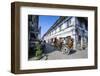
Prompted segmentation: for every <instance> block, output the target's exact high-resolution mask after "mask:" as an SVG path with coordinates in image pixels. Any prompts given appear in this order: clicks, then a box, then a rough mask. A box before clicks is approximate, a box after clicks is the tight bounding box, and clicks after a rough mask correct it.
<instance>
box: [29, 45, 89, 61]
mask: <svg viewBox="0 0 100 76" xmlns="http://www.w3.org/2000/svg"><path fill="white" fill-rule="evenodd" d="M44 53H45V54H46V57H45V56H44V57H43V58H42V59H41V60H45V59H46V58H47V60H56V59H80V58H87V57H88V51H87V49H86V50H76V51H70V53H69V55H67V54H64V53H63V52H61V51H60V50H57V49H55V48H54V47H53V46H52V45H49V44H46V49H45V51H44ZM30 60H34V58H31V59H30Z"/></svg>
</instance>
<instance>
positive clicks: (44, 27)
mask: <svg viewBox="0 0 100 76" xmlns="http://www.w3.org/2000/svg"><path fill="white" fill-rule="evenodd" d="M58 18H59V16H39V26H41V37H42V36H43V35H44V34H45V33H46V32H47V31H48V29H49V28H50V27H51V26H52V25H53V24H54V23H55V22H56V21H57V19H58Z"/></svg>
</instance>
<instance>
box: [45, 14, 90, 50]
mask: <svg viewBox="0 0 100 76" xmlns="http://www.w3.org/2000/svg"><path fill="white" fill-rule="evenodd" d="M68 36H70V37H71V38H73V40H74V46H73V48H74V49H77V48H78V47H83V44H86V43H87V41H88V22H87V18H84V17H74V16H70V17H60V18H59V19H58V20H57V21H56V23H54V25H53V26H51V28H50V29H49V30H48V31H47V32H46V33H45V34H44V36H43V39H44V40H45V41H46V42H47V43H51V42H52V41H53V39H54V38H57V39H59V38H63V39H64V40H66V37H68ZM83 41H84V42H85V43H84V42H83ZM78 44H79V45H78Z"/></svg>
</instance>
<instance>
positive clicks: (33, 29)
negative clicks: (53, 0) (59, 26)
mask: <svg viewBox="0 0 100 76" xmlns="http://www.w3.org/2000/svg"><path fill="white" fill-rule="evenodd" d="M38 21H39V16H36V15H28V46H29V56H31V54H32V55H34V52H35V51H34V45H35V43H36V42H38V41H39V39H40V34H41V28H40V27H39V25H38V23H39V22H38Z"/></svg>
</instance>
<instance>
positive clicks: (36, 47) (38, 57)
mask: <svg viewBox="0 0 100 76" xmlns="http://www.w3.org/2000/svg"><path fill="white" fill-rule="evenodd" d="M35 51H36V53H35V56H36V57H37V59H40V58H41V57H42V49H41V45H40V44H39V43H36V46H35Z"/></svg>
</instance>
